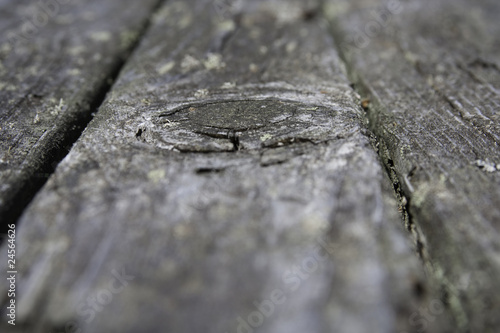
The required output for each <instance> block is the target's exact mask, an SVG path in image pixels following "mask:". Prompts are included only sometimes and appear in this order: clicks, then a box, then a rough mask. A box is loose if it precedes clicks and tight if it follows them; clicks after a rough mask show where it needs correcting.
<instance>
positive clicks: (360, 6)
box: [326, 0, 500, 332]
mask: <svg viewBox="0 0 500 333" xmlns="http://www.w3.org/2000/svg"><path fill="white" fill-rule="evenodd" d="M326 9H327V12H328V16H329V17H330V19H331V20H332V22H333V25H332V26H333V30H334V33H335V35H336V37H337V38H338V43H339V47H340V49H341V50H342V53H343V55H344V57H345V59H346V61H347V63H348V66H349V68H350V73H351V77H352V79H353V81H354V82H355V84H356V85H357V86H358V88H359V90H360V91H361V92H362V95H364V97H366V98H369V99H370V100H371V103H370V104H369V105H366V104H367V103H366V102H365V106H367V114H368V117H369V119H370V122H371V124H370V125H371V128H372V129H373V130H374V132H375V133H376V134H377V136H378V137H379V138H380V141H381V144H380V147H379V148H380V152H381V155H382V156H383V157H384V159H385V162H386V166H387V168H388V169H389V171H390V172H391V173H392V174H393V178H394V182H395V184H396V186H398V187H400V191H401V193H400V194H401V196H402V197H401V198H402V199H403V200H404V201H405V202H407V212H408V216H407V224H408V225H407V227H408V228H409V229H411V230H412V231H413V232H414V233H415V234H416V236H415V237H416V239H417V242H418V244H419V247H420V248H421V251H420V252H421V255H422V257H423V259H424V260H425V262H427V264H428V266H429V269H430V271H431V272H433V274H434V276H435V277H436V279H437V281H438V282H439V283H440V284H441V285H442V286H443V289H444V290H445V292H446V294H447V295H448V302H449V305H450V308H451V309H452V311H453V313H454V317H455V320H456V324H457V330H459V331H464V332H465V331H466V332H497V331H498V330H499V329H500V319H499V317H498V313H499V311H500V295H499V294H498V292H497V291H498V290H499V289H500V278H499V277H500V260H499V259H500V237H499V230H500V172H499V170H500V164H499V163H500V154H499V152H500V149H499V136H500V127H499V121H498V120H499V84H500V80H499V79H500V72H499V68H500V67H499V64H500V62H499V61H500V57H499V55H500V53H499V51H500V39H499V37H498V36H499V32H500V31H499V30H500V27H499V26H498V23H497V22H498V16H499V15H500V6H499V4H498V2H495V1H488V0H484V1H468V0H461V1H447V0H440V1H433V2H426V1H412V2H402V1H401V2H399V1H388V2H386V1H361V0H360V1H354V2H353V1H350V2H347V1H344V2H338V1H330V2H329V3H328V5H327V7H326ZM403 197H404V198H403Z"/></svg>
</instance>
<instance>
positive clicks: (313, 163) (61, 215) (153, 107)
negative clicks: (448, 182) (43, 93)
mask: <svg viewBox="0 0 500 333" xmlns="http://www.w3.org/2000/svg"><path fill="white" fill-rule="evenodd" d="M318 10H319V7H318V4H317V3H312V2H307V3H305V2H303V1H273V2H264V1H252V2H245V3H244V4H242V6H241V7H240V6H237V5H232V6H229V5H224V4H222V5H221V4H220V3H218V4H215V3H214V2H211V1H203V0H199V1H169V2H167V3H166V5H165V6H164V7H163V8H161V10H160V11H159V12H158V15H157V16H155V18H154V20H153V24H152V26H151V28H150V29H149V31H148V32H147V34H146V35H145V37H144V38H143V39H142V40H141V43H140V45H139V47H138V49H137V50H136V52H134V54H133V56H132V57H131V58H130V59H129V61H128V62H127V65H126V67H125V68H124V69H123V71H122V72H121V74H120V76H119V79H118V81H117V82H116V84H115V85H114V86H113V89H112V91H111V93H110V94H109V95H108V97H107V98H106V100H105V102H104V104H103V105H102V106H101V108H100V109H99V112H98V113H97V115H96V117H95V118H94V119H93V120H92V122H91V123H90V125H89V126H88V127H87V128H86V129H85V131H84V133H83V135H82V137H81V138H80V139H79V140H78V142H77V143H76V144H75V145H74V146H73V148H72V149H71V151H70V153H69V154H68V155H67V156H66V158H65V159H64V160H63V161H62V163H61V164H60V165H59V166H58V168H57V170H56V172H55V173H54V175H53V176H52V177H51V178H50V179H49V181H48V182H47V184H46V185H45V187H44V188H43V189H42V191H41V192H39V193H38V195H37V196H36V197H35V199H34V201H33V202H32V204H31V205H30V206H29V208H28V209H27V210H26V211H25V213H24V214H23V216H22V218H21V220H20V221H19V228H18V234H17V237H18V247H19V252H18V258H19V259H18V260H19V267H18V270H19V280H18V288H19V296H18V323H19V325H20V326H21V327H20V329H22V330H24V331H26V332H46V331H47V330H49V331H50V330H53V331H65V330H66V331H68V330H69V329H81V330H82V332H111V331H113V332H114V331H117V332H118V331H119V332H160V331H161V332H288V333H289V332H381V333H382V332H384V333H386V332H413V331H415V327H414V324H413V325H412V323H411V320H413V321H415V320H418V318H416V317H415V315H417V316H418V313H417V311H420V310H419V309H424V310H425V311H429V308H431V311H432V315H436V314H437V313H439V316H436V317H433V318H432V325H431V324H429V325H428V329H427V332H446V331H450V332H451V331H453V330H452V329H451V326H449V314H448V312H447V311H446V310H445V309H444V304H443V303H442V302H441V298H440V294H439V293H438V292H437V291H436V289H434V288H433V287H432V286H431V285H430V284H429V283H428V280H427V279H426V277H425V275H424V270H423V267H422V265H421V264H420V263H419V261H418V259H417V256H416V255H415V254H414V251H413V249H412V245H411V243H410V242H409V238H408V237H407V235H406V232H405V231H404V227H403V224H402V222H401V218H400V214H399V213H398V206H397V201H396V198H395V196H394V191H393V188H392V186H391V184H390V181H389V179H388V178H387V176H386V173H385V171H384V170H383V167H382V163H381V162H380V161H379V158H378V156H377V154H376V152H375V150H374V149H373V145H374V144H375V142H374V141H373V138H372V137H371V136H370V134H369V132H368V131H367V130H366V126H365V124H364V120H363V119H364V115H363V112H364V111H363V110H362V109H361V107H360V104H361V101H360V100H359V98H358V96H357V94H356V93H355V91H354V90H353V89H352V88H351V87H350V85H349V80H348V79H347V74H346V71H345V68H344V65H343V63H342V61H341V60H340V59H339V57H338V53H337V51H336V49H335V46H334V45H333V39H332V38H331V36H330V35H329V32H328V29H327V26H326V25H325V24H324V23H325V22H324V21H323V20H321V14H320V13H319V14H318ZM0 267H1V269H2V270H5V266H4V262H1V263H0ZM117 276H119V278H118V277H117ZM4 288H5V287H4V285H3V284H2V285H0V297H2V299H3V300H5V299H4V297H5V295H6V292H5V289H4ZM3 302H4V301H3ZM255 302H257V303H258V304H259V305H255ZM270 302H274V303H273V304H274V305H272V306H271V305H270V304H271V303H270ZM258 308H260V311H261V313H260V314H259V313H258V312H256V311H257V310H258ZM250 325H252V326H254V327H253V328H252V327H250ZM9 329H11V328H10V327H9Z"/></svg>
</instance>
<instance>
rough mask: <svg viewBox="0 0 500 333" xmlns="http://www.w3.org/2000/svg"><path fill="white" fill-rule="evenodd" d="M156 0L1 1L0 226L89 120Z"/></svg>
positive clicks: (8, 220)
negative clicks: (139, 0) (138, 0)
mask: <svg viewBox="0 0 500 333" xmlns="http://www.w3.org/2000/svg"><path fill="white" fill-rule="evenodd" d="M157 2H158V1H157V0H146V1H141V2H140V3H139V2H137V1H110V0H107V1H77V0H72V1H62V0H61V1H59V2H57V1H55V0H51V1H50V0H49V1H31V0H22V1H17V0H16V1H9V0H2V1H0V31H1V32H2V33H1V36H0V91H1V94H0V184H1V185H0V221H2V223H1V230H0V231H1V232H4V231H5V225H6V224H7V223H12V222H14V221H15V220H16V219H17V218H18V216H19V214H20V213H21V212H22V210H23V209H24V208H25V206H26V204H27V203H28V202H29V200H30V199H31V198H32V197H33V195H34V193H36V191H37V190H38V189H39V187H40V186H41V185H42V184H43V183H44V182H45V181H46V179H47V178H48V176H49V175H50V174H51V173H52V172H53V170H54V167H55V165H57V162H58V161H59V159H61V158H62V157H63V156H64V155H65V154H66V153H67V152H68V150H69V149H70V148H71V144H72V143H73V142H74V141H75V140H76V138H78V135H79V134H80V133H81V131H82V130H83V128H84V127H85V126H86V124H87V123H88V121H89V120H90V119H91V116H92V115H91V114H92V112H95V111H96V109H97V107H98V106H99V104H100V103H101V102H102V99H103V98H104V94H105V93H106V91H107V90H108V88H109V84H110V83H111V82H112V80H113V78H114V77H115V76H116V74H117V71H118V70H119V68H120V66H122V64H123V61H124V60H125V59H126V58H127V53H128V51H129V50H130V48H131V47H132V46H133V45H134V43H135V39H136V38H137V37H138V36H139V34H140V32H141V31H142V30H143V27H144V26H145V24H146V23H147V20H148V18H149V17H150V15H151V12H152V11H153V9H154V7H155V5H156V3H157Z"/></svg>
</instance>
